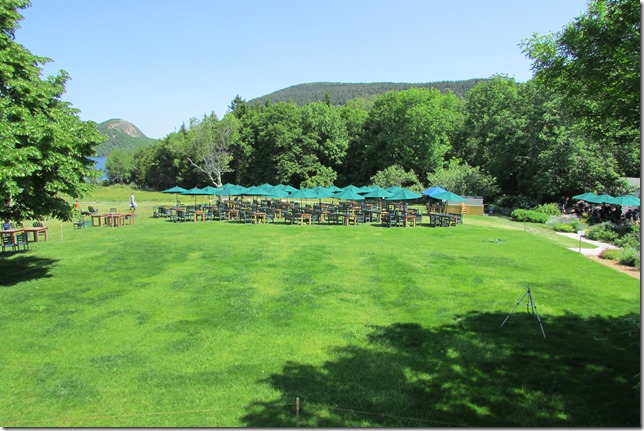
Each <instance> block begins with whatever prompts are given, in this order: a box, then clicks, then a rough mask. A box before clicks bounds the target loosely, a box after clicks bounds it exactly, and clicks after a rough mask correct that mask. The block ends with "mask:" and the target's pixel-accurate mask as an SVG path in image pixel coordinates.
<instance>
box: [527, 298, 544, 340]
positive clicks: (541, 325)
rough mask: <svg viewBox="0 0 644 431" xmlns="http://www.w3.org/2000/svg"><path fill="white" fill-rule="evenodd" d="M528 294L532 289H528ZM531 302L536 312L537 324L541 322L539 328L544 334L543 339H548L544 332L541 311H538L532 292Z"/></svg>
mask: <svg viewBox="0 0 644 431" xmlns="http://www.w3.org/2000/svg"><path fill="white" fill-rule="evenodd" d="M528 292H530V289H528ZM530 302H531V303H532V309H533V310H534V314H535V315H536V316H537V322H539V327H540V328H541V333H542V334H543V338H546V331H544V330H543V324H542V323H541V317H539V311H538V310H537V304H535V303H534V298H533V297H532V292H530Z"/></svg>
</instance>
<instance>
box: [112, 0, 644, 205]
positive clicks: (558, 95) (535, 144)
mask: <svg viewBox="0 0 644 431" xmlns="http://www.w3.org/2000/svg"><path fill="white" fill-rule="evenodd" d="M588 9H589V10H588V12H587V13H585V14H583V15H582V16H581V17H578V18H575V21H574V22H572V23H571V24H569V25H568V26H566V27H565V28H564V30H562V32H560V33H557V34H549V35H546V36H540V35H537V34H535V35H534V36H533V37H532V38H530V39H527V40H525V41H524V42H523V43H522V44H521V46H522V49H523V52H524V53H525V54H526V56H527V57H528V58H530V59H531V60H532V62H533V70H534V73H535V75H534V77H533V79H530V80H528V81H527V82H517V81H516V80H515V79H514V78H512V77H508V76H507V75H504V74H498V75H493V76H492V77H490V78H489V79H473V80H469V81H456V82H445V83H442V84H443V86H439V85H438V84H439V83H429V84H392V83H380V84H341V83H313V84H302V85H297V86H294V87H290V88H287V89H284V90H281V91H278V92H275V93H271V94H269V95H267V96H264V97H262V98H258V99H254V100H251V101H248V102H247V101H245V100H243V99H241V98H240V97H239V96H238V97H236V98H235V100H233V101H232V103H231V105H230V111H229V112H227V113H226V114H225V115H224V116H223V117H222V118H218V117H217V116H215V115H214V114H212V115H210V116H208V117H204V118H203V119H202V120H197V119H195V120H194V121H191V122H190V124H189V126H188V127H186V126H185V125H183V126H182V127H181V128H180V129H179V130H178V131H177V132H173V133H170V134H169V135H168V136H167V137H165V138H164V139H161V140H159V141H158V142H157V143H156V144H154V145H152V146H149V147H145V148H142V149H140V150H138V151H137V152H136V154H134V155H133V156H132V159H131V160H129V159H127V158H126V157H121V158H120V159H119V158H118V157H114V156H113V157H112V158H111V159H113V160H110V161H111V162H112V163H111V168H110V169H108V170H109V172H108V176H109V177H110V180H111V181H116V182H119V181H123V182H134V183H135V184H137V185H139V186H141V187H145V188H154V189H158V190H163V189H166V188H169V187H172V186H175V185H179V186H182V187H184V188H192V187H195V186H199V187H202V186H204V185H213V186H214V185H217V186H219V185H221V184H223V183H227V182H230V183H236V184H241V185H244V186H249V185H259V184H263V183H270V184H278V183H282V184H288V185H291V186H294V187H296V188H301V187H316V186H318V185H322V186H329V185H331V184H334V185H336V186H340V187H342V186H345V185H348V184H354V185H365V184H367V185H371V184H375V185H380V186H383V185H385V186H390V185H402V186H404V187H409V188H411V189H413V190H422V189H423V188H424V187H428V186H433V185H440V186H441V187H444V188H447V189H448V190H450V191H453V192H455V193H458V194H461V195H481V196H485V197H486V200H487V201H488V202H489V201H492V200H497V199H498V200H499V201H504V202H505V203H507V202H508V201H509V200H514V202H516V203H520V204H521V205H523V206H525V207H530V206H533V205H534V204H536V203H537V202H544V201H546V202H550V201H559V200H560V199H561V197H564V196H573V195H576V194H579V193H582V192H585V191H593V192H595V193H597V194H603V193H608V194H611V195H614V196H618V195H622V194H627V193H629V190H628V185H627V184H626V183H625V181H624V180H623V178H624V177H639V176H640V160H641V157H640V154H641V151H640V136H641V131H640V36H641V35H640V24H639V23H640V6H639V3H638V2H637V1H635V0H611V1H606V0H590V1H589V5H588ZM427 87H430V88H427ZM448 88H449V89H451V90H453V91H451V92H450V91H447V89H448ZM269 99H270V102H271V103H260V100H269ZM117 156H118V154H117ZM517 205H518V204H517ZM507 206H513V207H514V206H516V205H515V204H512V205H507Z"/></svg>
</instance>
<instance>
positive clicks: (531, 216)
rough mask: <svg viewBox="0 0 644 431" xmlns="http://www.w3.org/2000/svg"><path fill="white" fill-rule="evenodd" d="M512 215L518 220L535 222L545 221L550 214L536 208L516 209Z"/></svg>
mask: <svg viewBox="0 0 644 431" xmlns="http://www.w3.org/2000/svg"><path fill="white" fill-rule="evenodd" d="M510 216H511V217H512V218H513V219H515V220H517V221H528V222H533V223H545V222H547V221H548V219H549V218H550V216H548V215H547V214H544V213H540V212H538V211H534V210H526V209H516V210H514V211H512V214H510Z"/></svg>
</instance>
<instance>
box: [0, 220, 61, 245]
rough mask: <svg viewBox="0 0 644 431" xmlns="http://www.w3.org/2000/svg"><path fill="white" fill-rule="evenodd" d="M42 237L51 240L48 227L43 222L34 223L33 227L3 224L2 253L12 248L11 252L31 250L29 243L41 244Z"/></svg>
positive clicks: (0, 232)
mask: <svg viewBox="0 0 644 431" xmlns="http://www.w3.org/2000/svg"><path fill="white" fill-rule="evenodd" d="M29 234H31V240H30V235H29ZM41 237H42V238H43V239H44V240H45V241H48V240H49V235H48V231H47V226H44V225H43V224H42V222H33V224H32V226H31V227H25V226H24V225H23V224H22V223H3V225H2V230H1V231H0V242H1V244H2V251H8V250H9V249H10V248H11V251H20V250H21V249H22V250H29V242H40V239H41Z"/></svg>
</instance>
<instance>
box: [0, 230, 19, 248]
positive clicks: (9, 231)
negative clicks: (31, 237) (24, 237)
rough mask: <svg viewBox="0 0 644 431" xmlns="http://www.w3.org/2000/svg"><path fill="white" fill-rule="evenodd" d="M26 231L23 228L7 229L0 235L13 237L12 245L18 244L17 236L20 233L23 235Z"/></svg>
mask: <svg viewBox="0 0 644 431" xmlns="http://www.w3.org/2000/svg"><path fill="white" fill-rule="evenodd" d="M23 232H24V229H23V228H15V229H5V230H1V231H0V234H7V233H8V234H9V235H11V243H12V244H15V243H16V234H18V233H23Z"/></svg>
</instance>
